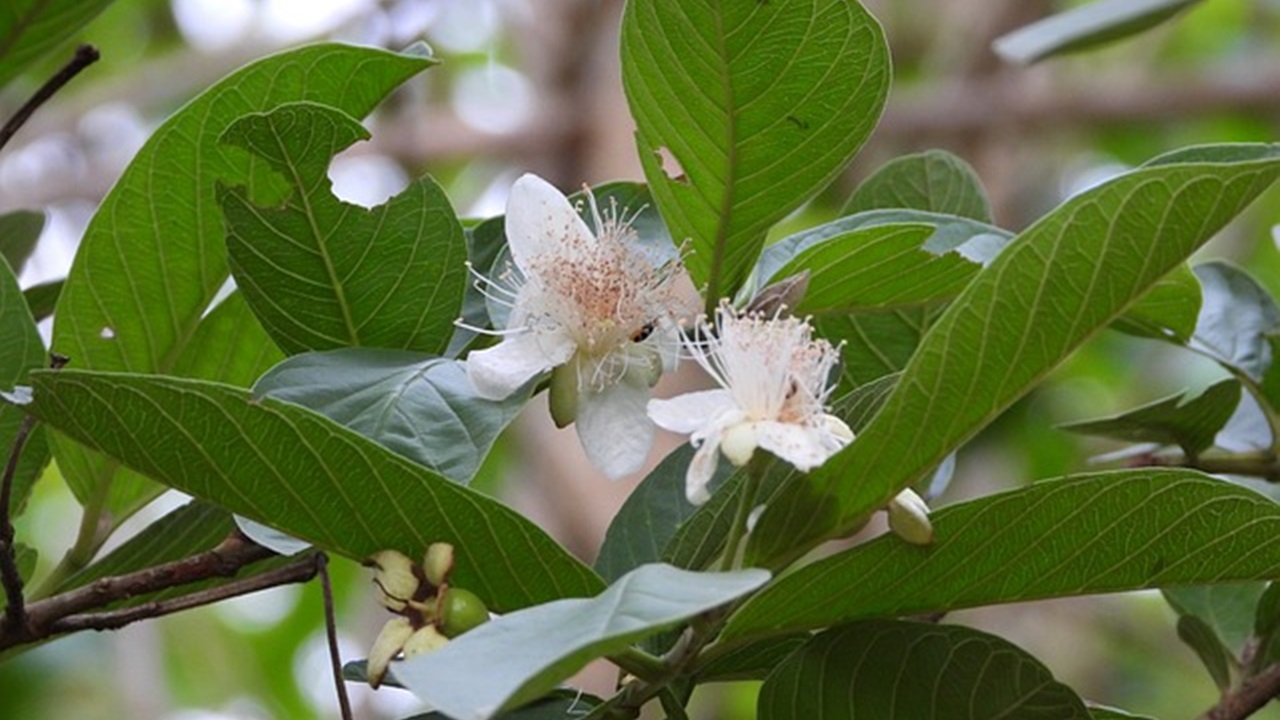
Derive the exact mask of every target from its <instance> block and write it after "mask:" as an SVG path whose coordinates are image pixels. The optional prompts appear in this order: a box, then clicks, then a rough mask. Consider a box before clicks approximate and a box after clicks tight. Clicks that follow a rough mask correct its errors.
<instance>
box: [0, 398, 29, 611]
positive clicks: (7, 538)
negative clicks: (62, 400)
mask: <svg viewBox="0 0 1280 720" xmlns="http://www.w3.org/2000/svg"><path fill="white" fill-rule="evenodd" d="M35 426H36V419H35V416H33V415H24V416H23V418H22V424H21V425H19V426H18V433H17V435H15V436H14V438H13V446H12V447H11V448H10V449H9V461H8V462H7V463H5V466H4V478H3V480H0V584H3V586H4V594H5V597H6V598H7V601H6V602H5V606H4V623H3V625H4V626H7V627H21V626H22V625H24V624H26V621H27V611H26V608H25V606H24V605H23V598H22V573H20V572H18V551H17V548H16V547H15V546H14V542H13V536H14V530H13V519H12V518H11V517H10V513H9V503H10V502H11V497H12V495H13V477H14V475H16V474H17V472H18V461H19V460H20V459H21V458H22V448H24V447H25V446H26V444H27V438H28V437H30V436H31V430H32V429H33V428H34V427H35Z"/></svg>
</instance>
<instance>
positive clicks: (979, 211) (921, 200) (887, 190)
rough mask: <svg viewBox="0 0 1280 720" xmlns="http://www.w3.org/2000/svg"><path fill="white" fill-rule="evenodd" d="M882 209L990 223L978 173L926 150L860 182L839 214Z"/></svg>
mask: <svg viewBox="0 0 1280 720" xmlns="http://www.w3.org/2000/svg"><path fill="white" fill-rule="evenodd" d="M882 208H911V209H914V210H927V211H929V212H936V213H943V214H946V215H958V216H960V217H966V218H971V219H973V220H977V221H979V222H984V223H990V222H992V220H991V202H990V201H989V200H987V193H986V191H985V190H983V189H982V181H981V180H979V179H978V174H977V173H975V172H974V171H973V168H972V167H970V166H969V163H966V162H965V161H964V160H961V159H960V158H958V157H956V156H955V155H952V154H951V153H949V152H947V151H945V150H926V151H924V152H922V153H916V154H914V155H903V156H901V157H899V158H895V159H894V160H891V161H889V162H888V163H885V165H884V166H882V167H881V168H880V169H879V170H876V171H875V172H874V173H872V174H871V176H870V177H868V178H867V179H866V180H863V181H862V184H861V185H859V186H858V189H857V190H855V191H854V192H853V195H852V196H851V197H850V198H849V202H847V203H845V206H844V209H843V210H841V211H840V214H841V215H853V214H855V213H859V212H863V211H865V210H879V209H882Z"/></svg>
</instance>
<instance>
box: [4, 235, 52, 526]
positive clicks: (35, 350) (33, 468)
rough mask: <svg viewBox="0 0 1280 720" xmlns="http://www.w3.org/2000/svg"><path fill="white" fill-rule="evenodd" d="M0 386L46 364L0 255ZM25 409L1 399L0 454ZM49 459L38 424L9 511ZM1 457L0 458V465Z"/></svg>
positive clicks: (17, 511)
mask: <svg viewBox="0 0 1280 720" xmlns="http://www.w3.org/2000/svg"><path fill="white" fill-rule="evenodd" d="M0 338H3V339H2V340H0V390H3V391H6V392H11V391H13V390H14V388H16V387H18V386H19V385H27V384H28V382H29V379H28V373H30V372H31V371H32V370H36V369H39V368H41V367H44V366H45V363H46V362H47V357H48V356H47V355H46V354H45V351H44V341H43V340H41V339H40V333H39V331H37V330H36V323H35V320H33V319H32V317H31V312H30V311H29V310H28V309H27V301H26V300H25V299H24V298H23V297H22V291H21V290H20V289H18V279H17V278H16V277H14V275H13V272H12V271H11V270H9V264H8V263H7V262H6V261H5V259H4V258H3V257H0ZM25 414H26V411H25V410H24V409H23V408H22V407H19V406H15V405H10V404H9V403H7V402H4V401H2V400H0V458H6V459H7V458H8V457H9V448H11V447H13V443H14V440H15V439H16V438H17V436H18V429H19V428H20V426H21V425H22V417H23V415H25ZM48 463H49V445H48V443H47V441H46V439H45V433H44V430H43V429H42V428H40V427H37V428H35V430H34V431H33V432H32V433H31V434H30V435H29V436H28V438H27V444H26V446H25V448H24V449H23V453H22V457H21V459H20V460H19V463H18V467H17V469H16V471H15V473H14V476H13V481H12V482H13V485H12V489H11V493H12V495H11V496H10V497H11V499H10V501H9V502H10V509H9V512H10V513H11V515H12V516H14V517H16V516H18V515H21V514H22V510H23V509H24V507H25V506H26V504H27V497H28V496H29V495H30V494H31V488H32V486H34V485H35V482H36V478H38V477H39V476H40V472H41V471H42V470H44V466H45V465H47V464H48ZM2 464H3V460H0V465H2Z"/></svg>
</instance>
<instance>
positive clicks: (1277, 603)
mask: <svg viewBox="0 0 1280 720" xmlns="http://www.w3.org/2000/svg"><path fill="white" fill-rule="evenodd" d="M1253 633H1254V635H1256V636H1257V638H1258V651H1257V656H1256V657H1257V658H1258V659H1259V661H1260V662H1259V664H1258V667H1266V666H1267V665H1269V664H1271V663H1277V662H1280V582H1274V581H1273V582H1271V583H1269V584H1268V585H1267V590H1266V592H1264V593H1262V597H1261V598H1259V599H1258V609H1257V613H1256V615H1255V618H1254V630H1253Z"/></svg>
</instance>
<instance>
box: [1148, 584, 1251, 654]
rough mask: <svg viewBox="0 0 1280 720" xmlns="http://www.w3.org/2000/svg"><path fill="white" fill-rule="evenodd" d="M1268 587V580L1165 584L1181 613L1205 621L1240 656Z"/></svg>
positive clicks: (1174, 606) (1167, 593)
mask: <svg viewBox="0 0 1280 720" xmlns="http://www.w3.org/2000/svg"><path fill="white" fill-rule="evenodd" d="M1266 589H1267V585H1266V583H1260V582H1251V583H1224V584H1220V585H1201V586H1197V587H1181V588H1166V589H1165V590H1164V591H1163V592H1164V598H1165V600H1167V601H1168V602H1169V605H1170V606H1172V607H1173V609H1174V610H1176V611H1177V613H1178V614H1179V615H1190V616H1195V617H1197V618H1199V619H1200V620H1202V621H1204V623H1205V624H1206V626H1207V627H1208V628H1209V630H1210V631H1212V632H1213V633H1214V635H1215V636H1216V637H1217V638H1218V641H1219V642H1220V643H1221V644H1222V646H1223V647H1225V648H1226V649H1227V650H1228V651H1229V652H1230V653H1231V654H1232V655H1235V656H1236V657H1239V655H1240V652H1241V650H1243V649H1244V645H1245V643H1246V642H1247V641H1248V640H1249V638H1250V637H1252V636H1253V631H1254V618H1255V615H1256V613H1257V608H1258V601H1259V599H1260V598H1261V597H1262V594H1263V592H1264V591H1265V590H1266Z"/></svg>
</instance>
